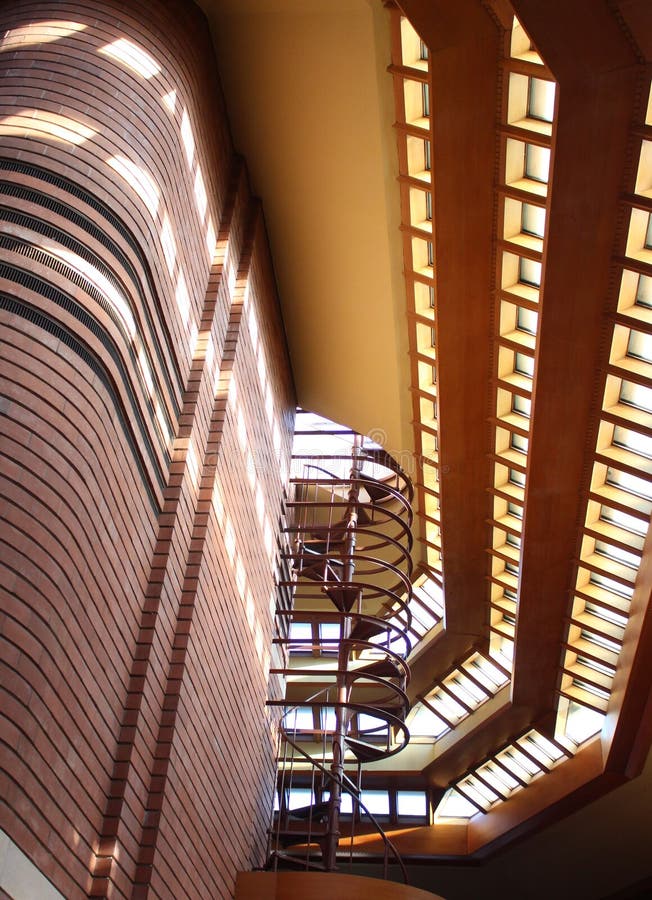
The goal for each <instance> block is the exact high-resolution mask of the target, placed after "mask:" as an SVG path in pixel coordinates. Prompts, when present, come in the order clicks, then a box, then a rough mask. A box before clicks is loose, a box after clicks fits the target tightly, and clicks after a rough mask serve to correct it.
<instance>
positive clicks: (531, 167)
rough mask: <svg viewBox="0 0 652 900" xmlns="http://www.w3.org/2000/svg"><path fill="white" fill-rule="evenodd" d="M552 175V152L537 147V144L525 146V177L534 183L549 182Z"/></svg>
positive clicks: (545, 148)
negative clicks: (550, 174)
mask: <svg viewBox="0 0 652 900" xmlns="http://www.w3.org/2000/svg"><path fill="white" fill-rule="evenodd" d="M549 173H550V150H549V149H548V148H547V147H537V146H536V144H526V145H525V175H526V177H527V178H531V179H532V180H533V181H541V182H543V183H547V182H548V176H549Z"/></svg>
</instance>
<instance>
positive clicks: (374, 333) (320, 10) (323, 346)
mask: <svg viewBox="0 0 652 900" xmlns="http://www.w3.org/2000/svg"><path fill="white" fill-rule="evenodd" d="M200 5H201V6H202V7H203V9H204V10H205V11H206V13H207V15H208V17H209V20H210V23H211V29H212V32H213V38H214V42H215V45H216V48H217V58H218V64H219V69H220V76H221V79H222V83H223V87H224V92H225V94H226V97H227V108H228V113H229V118H230V122H231V128H232V132H233V138H234V142H235V146H236V149H237V151H238V152H240V153H242V154H243V156H244V157H245V159H246V162H247V167H248V170H249V174H250V178H251V181H252V187H253V190H254V193H255V194H257V195H258V196H259V197H260V198H261V199H262V203H263V210H264V214H265V219H266V224H267V229H268V234H269V239H270V243H271V250H272V258H273V260H274V266H275V270H276V276H277V282H278V288H279V294H280V300H281V305H282V309H283V316H284V321H285V328H286V331H287V336H288V341H289V346H290V354H291V358H292V367H293V371H294V378H295V383H296V388H297V395H298V401H299V404H300V405H301V406H303V407H305V408H306V409H311V410H313V411H315V412H319V413H320V414H321V415H324V416H326V417H327V418H330V419H332V420H334V421H336V422H340V423H342V424H345V425H348V426H350V427H352V428H354V429H356V430H357V431H360V432H362V433H364V434H369V435H370V436H372V437H373V438H374V439H375V440H376V441H378V442H379V443H381V444H383V446H385V448H386V449H388V450H390V451H391V452H393V453H394V454H399V453H400V452H401V451H405V450H411V449H412V447H413V435H412V426H411V421H410V420H411V396H410V390H409V376H410V369H409V360H408V337H407V329H406V327H405V314H406V303H405V289H404V284H403V279H402V265H403V263H402V248H401V241H400V235H399V225H400V209H399V192H398V186H397V183H396V172H397V161H396V142H395V137H394V133H393V130H392V127H391V126H392V123H393V121H394V112H393V94H392V79H391V76H390V75H389V74H387V71H386V68H387V65H388V64H389V61H390V60H389V47H390V43H389V40H390V39H389V16H388V15H387V11H386V10H385V9H384V8H383V5H382V3H380V2H377V0H200Z"/></svg>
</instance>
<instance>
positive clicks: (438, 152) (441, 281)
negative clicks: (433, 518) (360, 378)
mask: <svg viewBox="0 0 652 900" xmlns="http://www.w3.org/2000/svg"><path fill="white" fill-rule="evenodd" d="M400 6H401V8H402V10H403V12H404V13H405V15H407V16H408V18H409V19H410V21H411V22H412V24H413V26H414V28H415V29H416V30H417V32H418V33H419V34H420V36H421V38H422V39H423V40H424V42H425V43H426V44H427V45H428V47H429V48H430V57H429V64H430V73H431V83H430V90H431V105H432V109H433V112H434V115H433V116H432V156H433V163H432V166H433V204H434V220H435V222H436V223H437V225H436V227H435V234H434V249H435V253H434V257H435V281H436V285H437V287H436V319H437V346H436V355H437V378H438V395H439V435H440V448H441V449H440V488H441V490H440V497H441V524H442V535H443V537H442V553H443V560H444V573H445V574H444V595H445V602H446V617H445V623H446V629H445V632H444V633H443V634H442V636H441V638H439V639H438V640H436V641H435V642H434V643H433V645H432V647H431V648H429V649H428V650H427V651H426V652H425V653H423V654H421V656H420V657H419V658H418V659H417V660H416V662H415V664H414V666H413V678H412V686H413V690H414V692H415V693H419V692H421V691H423V690H426V689H427V688H428V686H429V685H430V684H431V683H432V679H433V674H434V673H436V671H441V670H442V669H443V668H444V667H445V666H447V665H449V664H450V663H451V662H452V660H453V659H455V658H459V657H460V656H462V655H463V654H464V653H465V651H467V650H469V649H470V648H471V646H472V645H473V644H478V643H479V642H482V641H483V640H485V639H486V627H485V626H486V583H485V577H486V574H487V559H486V554H485V550H484V548H485V547H486V542H487V526H486V524H485V522H486V519H487V518H488V515H489V504H488V497H487V493H486V487H487V478H488V472H489V464H488V462H487V453H488V449H489V427H488V425H487V417H488V411H489V387H488V381H487V372H488V371H489V366H490V350H491V342H490V333H491V322H490V317H491V303H490V300H489V298H490V286H491V278H492V268H493V263H492V241H491V235H492V228H493V208H494V198H493V178H494V161H495V155H496V136H495V119H496V100H497V93H498V77H499V65H498V59H499V41H500V38H501V33H500V32H499V30H498V28H497V27H496V24H495V22H494V20H493V18H492V17H491V16H490V14H489V13H488V12H487V10H485V9H484V8H483V7H482V6H481V5H480V4H479V3H478V2H477V0H461V2H459V3H455V4H451V3H450V2H448V0H436V2H432V0H403V2H401V3H400Z"/></svg>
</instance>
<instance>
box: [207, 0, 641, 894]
mask: <svg viewBox="0 0 652 900" xmlns="http://www.w3.org/2000/svg"><path fill="white" fill-rule="evenodd" d="M198 2H199V5H200V6H201V7H202V8H203V9H204V10H205V12H206V13H207V16H208V18H209V21H210V24H211V29H212V33H213V40H214V43H215V46H216V50H217V58H218V64H219V69H220V76H221V80H222V84H223V88H224V93H225V95H226V102H227V109H228V113H229V118H230V122H231V128H232V133H233V138H234V143H235V146H236V149H237V150H238V151H239V152H240V153H242V155H243V156H244V157H245V159H246V162H247V167H248V170H249V173H250V178H251V182H252V187H253V190H254V192H255V193H256V194H257V195H258V196H259V197H260V198H261V199H262V203H263V210H264V214H265V219H266V224H267V229H268V234H269V239H270V243H271V250H272V257H273V260H274V265H275V269H276V276H277V283H278V288H279V295H280V301H281V305H282V309H283V315H284V321H285V327H286V331H287V336H288V341H289V346H290V353H291V358H292V365H293V370H294V377H295V382H296V387H297V395H298V401H299V403H300V405H302V406H304V407H305V408H307V409H312V410H314V411H316V412H319V413H320V414H322V415H324V416H327V417H328V418H330V419H332V420H334V421H336V422H340V423H342V424H346V425H348V426H350V427H352V428H354V429H355V430H358V431H360V432H362V433H366V434H370V436H371V437H373V439H374V440H377V441H379V442H380V443H382V444H383V445H384V446H385V447H386V449H388V450H390V451H391V452H393V453H394V454H399V453H401V451H412V450H413V446H414V444H413V440H414V439H413V434H412V422H411V419H412V402H411V394H410V367H409V358H408V336H407V328H406V327H405V316H406V303H405V290H404V283H403V275H402V269H403V262H402V247H401V240H400V231H399V228H400V208H399V191H398V186H397V183H396V171H397V162H396V146H395V137H394V133H393V129H392V127H391V126H392V123H393V121H394V112H393V96H392V81H391V77H390V76H389V75H388V74H387V72H386V68H387V65H388V63H389V47H390V35H389V16H388V15H387V11H386V10H385V9H384V6H383V3H382V2H381V0H198ZM495 5H497V6H500V3H497V4H495ZM620 6H621V11H623V10H625V11H627V12H628V14H629V15H630V18H631V17H634V18H635V17H636V15H639V16H641V17H643V16H644V15H645V9H644V6H645V4H643V3H636V2H623V3H621V4H620ZM631 24H632V23H631V22H630V25H631ZM633 24H634V25H635V24H636V21H634V22H633ZM639 31H640V33H641V34H642V35H644V34H645V33H646V29H645V28H641V29H639ZM650 35H651V36H652V32H651V33H650ZM651 40H652V37H651ZM649 49H650V48H649V47H646V50H648V51H649ZM651 759H652V757H651ZM650 771H651V769H650V762H649V761H648V766H647V767H646V770H645V773H644V775H643V776H642V777H641V778H639V779H638V780H636V781H634V782H631V783H629V784H625V785H624V786H623V787H621V788H619V789H618V790H615V791H612V792H611V793H610V794H608V795H607V796H605V797H602V798H601V799H600V800H598V801H596V802H595V803H593V804H591V805H590V806H588V807H586V808H585V809H583V810H581V811H579V812H577V813H575V814H574V816H572V817H570V818H567V819H565V820H564V821H562V822H560V823H558V824H557V825H555V826H554V827H553V828H550V829H546V830H545V831H544V832H542V833H541V834H540V835H538V836H535V837H533V838H529V839H528V840H526V841H524V842H522V843H520V844H518V846H517V847H516V848H514V849H510V850H508V851H507V852H506V853H504V854H501V855H500V856H498V857H497V858H496V859H495V860H492V861H490V862H489V863H487V864H486V865H485V866H482V867H481V868H479V869H473V868H464V867H459V868H455V867H443V868H442V867H440V868H439V869H438V870H436V871H437V872H438V874H437V875H435V874H433V871H432V870H431V871H430V873H428V874H422V875H421V876H419V875H417V876H416V877H415V879H414V880H415V883H417V884H419V885H421V886H423V887H430V888H431V889H433V890H439V891H442V892H444V893H445V894H446V895H447V896H450V897H451V900H452V898H457V897H459V898H460V900H462V898H464V897H469V896H487V897H493V896H496V897H498V896H517V895H519V887H518V886H519V883H522V879H524V878H526V877H528V876H529V877H530V878H531V876H532V867H534V869H535V870H536V871H539V872H541V878H540V882H537V885H538V886H537V887H536V890H535V889H534V888H533V892H532V893H531V894H529V895H528V896H531V897H532V898H533V900H534V898H535V897H539V896H541V897H543V896H557V897H560V898H561V897H569V898H570V897H571V896H572V897H578V898H581V897H584V898H586V900H590V898H598V897H603V896H605V897H606V896H611V895H612V894H613V892H614V891H616V890H617V889H618V888H620V887H622V886H624V885H628V884H632V883H633V882H635V881H639V880H640V879H642V878H644V877H646V876H648V875H649V874H650V872H651V871H652V869H651V868H650V864H649V862H648V858H647V850H646V849H645V847H644V846H643V844H644V841H642V840H641V838H642V835H646V834H648V833H649V828H650V815H651V812H650V810H651V807H650V802H649V797H650V794H649V791H650V783H651V780H650V779H651V776H650ZM553 856H554V857H555V859H556V860H557V862H558V866H551V865H549V862H550V860H551V858H552V857H553ZM596 860H598V861H599V865H596ZM589 870H590V871H591V872H592V873H593V876H592V877H591V878H587V872H589ZM422 872H423V870H422ZM505 873H507V875H508V880H507V881H505V877H506V874H505ZM562 878H563V879H564V881H565V883H566V885H567V887H568V892H567V893H563V891H562V889H561V887H560V880H561V879H562ZM564 890H565V888H564ZM505 892H506V893H505ZM613 896H614V897H615V896H616V895H613ZM618 896H622V897H634V896H637V894H636V893H629V892H623V893H622V895H621V894H618ZM641 896H643V894H641Z"/></svg>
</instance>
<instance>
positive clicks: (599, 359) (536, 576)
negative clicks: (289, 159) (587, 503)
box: [513, 0, 637, 718]
mask: <svg viewBox="0 0 652 900" xmlns="http://www.w3.org/2000/svg"><path fill="white" fill-rule="evenodd" d="M513 5H514V8H515V11H516V13H517V15H518V17H519V19H520V20H521V21H522V23H523V25H524V26H525V28H526V30H527V31H528V33H529V34H530V35H531V37H532V39H533V41H534V42H535V44H536V46H537V47H538V49H539V50H540V52H541V53H542V55H543V57H544V58H545V60H546V62H547V63H548V65H549V66H550V68H551V70H552V71H553V73H554V74H555V76H556V78H557V79H558V110H557V120H556V121H557V124H556V135H555V139H554V141H553V144H554V146H553V158H552V182H551V190H550V197H551V200H550V205H549V209H548V225H547V230H548V238H547V246H546V253H545V255H544V260H543V279H544V282H543V284H544V287H543V291H542V300H541V306H542V311H541V315H540V318H539V349H538V354H537V362H536V371H535V396H534V404H533V412H532V419H531V433H530V451H529V462H528V478H527V487H526V504H525V512H524V523H523V540H522V556H521V580H520V594H519V596H520V600H519V614H518V623H517V632H516V648H515V659H514V670H515V675H514V683H513V701H514V703H515V704H517V705H520V706H526V707H530V708H531V710H532V718H539V717H540V716H542V715H543V714H544V713H545V712H546V711H549V712H550V713H552V711H553V709H554V706H555V689H556V686H557V681H558V672H559V664H560V654H561V646H562V643H563V639H564V633H565V629H566V622H565V616H566V615H567V612H568V606H569V591H571V590H572V586H573V578H574V575H575V563H574V559H575V557H576V554H577V552H578V526H579V524H580V523H581V521H582V520H583V516H584V500H583V497H582V492H583V491H586V490H588V479H589V477H590V465H589V462H590V460H591V459H592V454H593V450H594V448H595V439H596V431H597V424H598V416H599V410H600V404H601V399H602V391H603V377H604V373H605V371H606V366H607V363H608V353H609V347H610V330H609V329H608V328H607V324H608V320H607V317H608V315H610V314H613V313H615V310H616V295H617V284H616V281H617V277H616V276H617V274H618V268H617V266H615V265H614V263H613V260H612V256H613V253H614V249H615V243H614V241H615V239H616V237H617V235H618V225H619V213H620V194H621V191H622V190H623V188H624V184H623V172H626V171H627V170H628V167H629V158H628V151H629V131H630V126H631V121H632V114H633V98H634V97H635V93H636V92H635V85H636V78H637V72H636V59H635V56H634V54H633V52H632V50H631V48H630V46H629V45H628V43H627V41H626V39H625V37H624V35H623V33H622V31H621V30H620V28H619V27H618V24H617V22H616V20H615V18H613V17H612V16H610V15H609V14H608V12H607V10H606V5H604V9H603V4H602V3H599V4H596V3H595V2H593V0H575V2H571V3H569V2H568V0H563V2H562V0H554V2H553V3H551V4H545V10H544V5H542V4H540V3H538V2H536V0H514V4H513ZM572 35H577V37H578V41H577V48H576V49H577V52H575V45H574V44H573V45H572V46H573V52H569V36H572ZM580 36H581V39H580ZM620 238H621V240H622V239H623V237H622V235H620Z"/></svg>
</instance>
